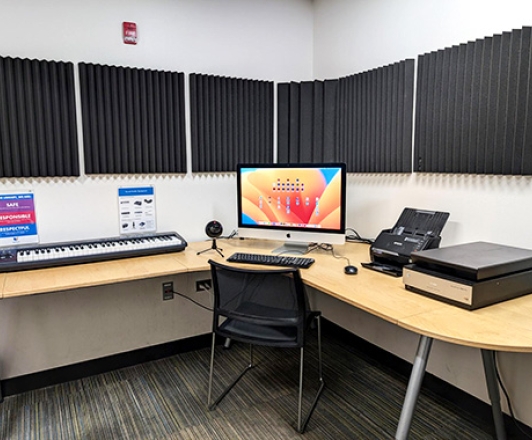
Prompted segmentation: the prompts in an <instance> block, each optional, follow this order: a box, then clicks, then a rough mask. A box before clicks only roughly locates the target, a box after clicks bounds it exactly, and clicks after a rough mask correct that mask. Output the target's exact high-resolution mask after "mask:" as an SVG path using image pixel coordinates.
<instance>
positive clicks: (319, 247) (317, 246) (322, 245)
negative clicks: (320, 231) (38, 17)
mask: <svg viewBox="0 0 532 440" xmlns="http://www.w3.org/2000/svg"><path fill="white" fill-rule="evenodd" d="M315 250H322V251H327V252H330V253H331V255H332V256H333V257H334V258H337V259H340V258H343V259H344V260H347V264H348V265H351V262H350V261H349V258H347V257H344V256H343V255H336V254H335V253H334V247H333V245H332V244H328V243H311V244H310V245H309V248H308V250H307V252H306V253H307V254H308V253H310V252H313V251H315Z"/></svg>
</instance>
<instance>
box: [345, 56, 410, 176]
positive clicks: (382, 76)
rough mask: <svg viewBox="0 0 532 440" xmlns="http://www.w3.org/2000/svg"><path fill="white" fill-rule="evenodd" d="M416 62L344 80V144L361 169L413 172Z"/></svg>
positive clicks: (352, 167)
mask: <svg viewBox="0 0 532 440" xmlns="http://www.w3.org/2000/svg"><path fill="white" fill-rule="evenodd" d="M414 64H415V63H414V60H404V61H400V62H397V63H394V64H391V65H388V66H384V67H379V68H377V69H373V70H369V71H367V72H362V73H358V74H355V75H351V76H348V77H345V78H340V83H339V92H338V98H339V99H338V108H337V117H338V148H339V150H340V152H341V156H342V157H341V159H342V160H343V161H345V162H346V163H347V170H348V171H349V172H355V173H410V172H411V171H412V137H413V133H412V131H413V110H414V73H415V67H414Z"/></svg>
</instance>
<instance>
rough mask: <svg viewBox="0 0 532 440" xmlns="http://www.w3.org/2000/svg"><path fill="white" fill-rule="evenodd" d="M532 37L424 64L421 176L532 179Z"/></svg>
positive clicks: (445, 54) (516, 35)
mask: <svg viewBox="0 0 532 440" xmlns="http://www.w3.org/2000/svg"><path fill="white" fill-rule="evenodd" d="M531 31H532V28H530V27H525V28H523V29H517V30H513V31H511V32H504V33H502V34H500V35H494V36H492V37H487V38H483V39H478V40H476V41H471V42H469V43H465V44H460V45H457V46H452V47H449V48H446V49H442V50H439V51H435V52H431V53H427V54H424V55H420V56H419V61H418V80H417V99H416V133H415V148H414V154H415V161H414V164H415V165H414V170H415V171H419V172H441V173H469V174H505V175H532V122H530V116H531V115H532V100H531V99H530V92H531V90H532V88H531V86H532V75H531V60H532V57H531V50H532V46H531V33H532V32H531Z"/></svg>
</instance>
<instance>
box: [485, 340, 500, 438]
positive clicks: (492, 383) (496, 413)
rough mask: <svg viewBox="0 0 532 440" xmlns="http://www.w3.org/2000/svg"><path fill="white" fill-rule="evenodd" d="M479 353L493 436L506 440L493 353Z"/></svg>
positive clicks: (487, 351)
mask: <svg viewBox="0 0 532 440" xmlns="http://www.w3.org/2000/svg"><path fill="white" fill-rule="evenodd" d="M480 351H481V353H482V361H483V362H484V372H485V373H486V385H487V387H488V395H489V398H490V401H491V412H492V414H493V423H494V424H495V435H496V438H497V440H506V431H505V429H504V419H503V416H502V410H501V395H500V393H499V384H498V383H497V373H496V370H495V353H494V352H493V351H492V350H480Z"/></svg>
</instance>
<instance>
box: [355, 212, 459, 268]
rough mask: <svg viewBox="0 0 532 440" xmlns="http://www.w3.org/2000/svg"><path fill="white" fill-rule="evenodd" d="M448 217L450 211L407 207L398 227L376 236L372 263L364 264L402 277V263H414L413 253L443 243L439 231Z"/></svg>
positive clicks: (371, 252) (371, 253)
mask: <svg viewBox="0 0 532 440" xmlns="http://www.w3.org/2000/svg"><path fill="white" fill-rule="evenodd" d="M448 218H449V213H447V212H437V211H428V210H422V209H414V208H405V209H404V210H403V212H402V214H401V216H400V217H399V220H397V223H396V224H395V226H394V227H393V228H392V229H385V230H383V231H382V232H381V233H380V234H379V235H378V237H377V238H376V239H375V241H374V242H373V244H372V245H371V247H370V249H369V253H370V258H371V262H370V263H361V264H362V266H363V267H365V268H367V269H373V270H376V271H379V272H383V273H386V274H388V275H392V276H395V277H400V276H401V275H402V274H403V266H404V265H405V264H409V263H411V262H412V261H411V259H410V255H411V253H412V252H414V251H420V250H423V249H433V248H437V247H438V246H439V245H440V241H441V237H440V233H441V231H442V229H443V227H444V226H445V223H446V222H447V219H448Z"/></svg>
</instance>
